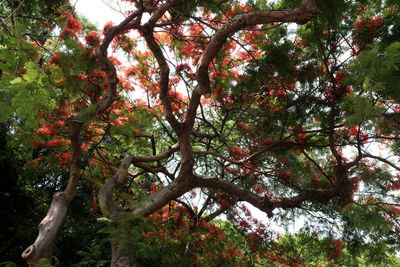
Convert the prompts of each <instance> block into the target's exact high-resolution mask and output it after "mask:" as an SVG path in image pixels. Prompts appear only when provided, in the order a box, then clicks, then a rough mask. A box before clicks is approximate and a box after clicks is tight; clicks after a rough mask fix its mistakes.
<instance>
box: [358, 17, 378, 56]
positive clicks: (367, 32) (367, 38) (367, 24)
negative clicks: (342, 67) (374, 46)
mask: <svg viewBox="0 0 400 267" xmlns="http://www.w3.org/2000/svg"><path fill="white" fill-rule="evenodd" d="M382 24H383V19H382V18H381V17H380V16H376V17H363V18H360V19H358V20H357V21H356V22H355V24H354V33H353V40H354V41H355V43H356V45H357V46H358V47H359V49H362V48H364V47H365V46H366V45H367V44H368V43H370V42H371V41H372V40H373V39H374V38H375V36H376V32H377V30H378V28H379V27H380V26H382Z"/></svg>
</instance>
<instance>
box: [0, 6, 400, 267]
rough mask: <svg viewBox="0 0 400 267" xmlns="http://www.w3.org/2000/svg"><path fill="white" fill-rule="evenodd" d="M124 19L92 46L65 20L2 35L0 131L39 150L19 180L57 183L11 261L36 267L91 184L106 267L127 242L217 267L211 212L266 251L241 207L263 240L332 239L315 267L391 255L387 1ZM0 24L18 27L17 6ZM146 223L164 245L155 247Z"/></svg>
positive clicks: (137, 14)
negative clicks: (5, 128)
mask: <svg viewBox="0 0 400 267" xmlns="http://www.w3.org/2000/svg"><path fill="white" fill-rule="evenodd" d="M28 2H29V1H28ZM126 2H129V4H130V5H129V10H128V11H127V13H126V14H125V16H126V18H125V20H123V21H122V22H119V23H117V22H115V23H112V22H110V23H107V24H106V25H105V26H104V29H103V31H102V32H101V33H100V32H97V31H96V30H95V28H94V27H93V26H90V25H89V24H88V23H86V24H82V23H81V22H80V21H79V19H78V18H77V17H76V15H75V14H74V13H73V12H72V10H71V8H70V7H69V6H68V5H67V4H65V5H64V6H60V7H59V8H57V9H55V10H54V14H53V17H51V19H49V22H43V25H42V26H43V27H45V28H46V29H47V32H48V33H49V36H48V37H47V38H45V39H44V40H43V41H38V39H37V38H35V37H34V36H30V39H29V38H27V37H26V36H21V35H20V34H19V32H20V31H21V26H20V25H22V23H21V24H18V23H11V22H10V24H9V25H8V26H7V25H4V29H7V30H4V31H3V32H2V36H3V37H2V38H3V39H4V40H6V42H5V45H4V46H5V47H6V48H7V49H2V50H1V60H0V62H1V65H0V69H1V70H2V77H1V86H2V87H3V88H5V90H4V92H2V98H4V99H5V100H7V101H5V103H3V104H2V106H1V108H2V110H3V111H4V112H3V114H4V115H3V116H2V120H7V119H9V118H10V116H14V117H16V118H18V119H17V120H16V121H15V131H14V134H15V138H20V139H19V140H20V141H21V142H22V141H25V142H26V145H27V146H28V145H29V144H30V146H31V148H32V150H33V151H36V154H35V157H34V158H33V159H32V160H31V161H30V162H29V163H28V165H30V166H33V167H35V168H51V169H57V168H58V169H63V170H66V171H68V173H69V180H68V184H67V185H66V187H65V189H64V191H62V192H58V193H55V194H54V197H53V201H52V203H51V205H50V207H49V210H48V213H47V216H46V217H45V218H44V219H43V220H42V222H41V223H40V226H39V235H38V237H37V239H36V241H35V242H34V243H33V244H32V245H31V246H30V247H28V248H27V249H26V250H25V251H24V253H23V255H22V256H23V258H24V259H25V260H26V261H27V263H29V264H30V265H32V266H34V265H36V264H37V262H38V261H39V260H40V259H41V258H47V259H49V260H51V256H52V251H53V246H54V240H55V238H56V235H57V232H58V230H59V229H60V227H61V226H62V223H63V221H64V219H65V217H66V214H67V209H68V206H69V205H70V203H71V201H72V200H73V199H74V197H75V195H76V193H77V190H79V183H80V181H81V183H89V184H91V185H92V187H93V192H92V196H93V204H92V209H93V212H97V209H98V204H99V205H100V206H99V207H100V211H101V213H102V216H103V218H102V219H101V220H102V221H105V222H106V223H107V224H108V226H109V229H110V235H111V238H112V239H111V240H112V259H111V265H112V266H135V265H136V264H138V262H139V261H140V260H139V259H138V256H137V255H136V254H135V250H137V249H138V246H136V245H135V242H138V241H137V239H134V240H133V241H132V240H131V239H130V238H129V232H130V231H131V229H139V230H138V231H140V232H141V237H142V238H144V239H146V242H148V243H147V244H153V245H154V243H152V242H157V240H163V238H166V237H167V238H166V239H165V242H171V240H175V241H176V243H174V244H179V245H178V247H177V249H176V250H177V251H179V248H181V249H182V248H184V249H182V251H181V252H180V253H178V254H176V255H169V258H168V260H170V261H171V262H177V260H176V258H175V257H178V256H180V257H181V260H182V262H185V263H192V264H195V265H198V264H199V263H200V260H199V259H202V261H205V260H206V259H208V260H210V262H214V263H218V260H217V258H213V257H211V258H207V256H206V255H211V254H212V255H214V256H215V255H219V254H217V253H214V252H212V250H211V252H210V250H207V249H206V246H203V245H205V243H204V242H200V241H199V240H202V239H203V241H205V240H208V239H206V238H203V237H204V232H201V231H202V230H201V229H203V231H204V229H206V232H207V233H211V236H209V237H210V238H212V239H218V238H219V239H220V240H224V239H223V238H222V237H221V236H223V231H222V230H221V229H223V227H222V228H221V227H217V226H215V225H214V224H212V223H210V222H212V221H213V220H214V219H215V218H216V217H217V216H218V215H220V214H222V213H225V214H228V218H229V219H231V221H232V222H233V223H234V224H235V225H237V227H238V229H242V230H241V231H242V232H243V233H246V234H248V236H249V240H248V242H249V244H250V247H251V248H252V249H253V248H254V250H253V251H256V248H255V245H257V244H265V243H263V242H262V241H271V240H273V239H274V238H273V237H272V235H271V231H269V230H268V225H267V224H265V223H263V222H259V221H258V220H257V219H255V218H252V216H251V215H250V214H249V212H248V210H247V208H246V206H245V205H243V202H247V203H249V204H251V205H253V206H254V207H256V208H258V209H259V210H260V211H263V212H265V213H266V214H267V215H268V217H270V218H271V219H272V220H275V222H276V223H281V224H284V221H283V220H287V219H288V218H289V219H293V220H296V218H298V217H299V216H309V217H307V218H309V219H308V220H307V222H308V224H307V225H306V226H307V227H309V229H314V230H315V231H320V232H321V234H322V233H323V232H325V234H327V236H330V238H328V239H327V241H326V242H325V247H326V248H327V251H329V253H327V254H326V258H327V260H331V259H332V260H333V261H337V260H338V257H340V255H341V253H342V251H343V248H344V247H343V245H342V243H341V241H340V240H339V239H340V238H347V239H348V242H350V243H351V242H353V241H354V240H357V241H358V242H361V243H368V242H370V241H371V240H372V241H373V242H375V243H374V244H378V243H379V244H380V245H382V246H383V247H386V248H392V249H395V247H396V246H395V245H393V244H396V242H393V241H394V240H396V239H398V232H399V221H398V216H399V213H400V209H399V199H398V194H397V191H398V189H399V186H400V180H399V173H398V171H400V168H399V167H397V165H396V161H397V160H398V157H397V156H398V142H397V141H398V129H399V127H398V125H399V115H398V113H399V112H400V106H399V105H398V103H399V100H400V97H399V94H398V90H396V89H398V88H397V87H398V84H399V83H398V81H397V79H398V73H397V72H398V65H399V62H400V54H399V49H400V45H399V43H397V42H395V40H396V38H397V37H399V34H400V33H399V27H400V26H399V25H400V24H399V23H400V22H399V21H398V18H397V17H398V16H397V14H398V12H399V6H398V4H396V3H395V1H393V3H392V2H391V1H387V3H385V5H384V4H382V3H381V2H380V1H369V2H368V5H366V4H362V3H359V2H357V1H344V0H338V1H329V2H328V1H314V0H303V1H301V2H300V1H282V2H280V3H275V4H273V5H272V4H271V5H268V4H267V3H260V2H258V1H247V2H246V3H243V1H224V0H220V1H213V2H210V1H202V0H198V1H179V0H169V1H126ZM30 3H33V4H37V3H36V2H35V1H32V2H30ZM21 5H22V3H21ZM6 10H7V11H9V12H10V14H11V15H13V17H14V18H15V21H18V19H21V20H22V19H26V18H25V17H24V16H23V15H20V16H19V17H18V14H19V13H18V12H17V11H18V6H12V5H11V6H10V7H8V9H6ZM11 15H10V16H11ZM24 30H25V29H23V31H24ZM52 34H53V35H54V34H56V37H54V36H53V37H52ZM32 41H33V43H32ZM14 46H15V47H16V49H15V51H13V50H12V49H11V47H14ZM110 53H112V54H110ZM121 55H124V56H121ZM10 57H11V58H13V60H12V61H11V62H10V61H9V58H10ZM378 145H379V146H378ZM378 149H381V151H382V153H387V154H388V155H390V158H389V157H388V156H381V155H380V154H379V152H377V151H378ZM190 198H192V200H196V201H199V203H200V204H201V207H194V205H192V204H191V202H190V201H187V200H188V199H190ZM168 205H169V208H167V207H168ZM143 218H146V220H148V221H151V222H156V223H155V224H156V226H157V225H158V226H160V225H166V229H170V230H169V231H167V230H165V229H164V230H165V231H166V232H165V233H163V235H161V234H160V235H155V234H154V231H149V230H148V229H147V230H146V229H145V228H142V226H141V225H142V224H141V222H142V220H143ZM171 218H172V219H171ZM364 218H370V221H368V222H365V221H364ZM168 222H173V224H172V225H171V224H168ZM178 222H180V225H179V227H181V228H174V227H178V226H177V225H176V224H178ZM167 226H168V227H171V228H168V227H167ZM135 227H136V228H135ZM182 227H183V228H182ZM158 229H159V230H158V232H159V233H160V231H161V230H160V228H158ZM174 229H175V230H176V229H181V232H179V231H178V230H176V233H181V235H178V234H177V235H173V234H172V233H173V232H174V231H175V230H174ZM182 229H185V230H182ZM322 229H325V230H322ZM161 232H162V231H161ZM187 233H189V234H187ZM196 236H197V237H196ZM218 236H219V237H218ZM152 240H153V241H152ZM226 244H235V243H229V242H228V241H227V243H226ZM390 244H392V245H390ZM215 246H216V247H221V249H223V250H224V251H223V252H221V253H222V254H220V258H231V257H235V258H236V259H237V262H236V263H239V262H240V261H239V259H241V260H243V261H242V262H241V263H243V262H245V257H244V256H243V255H242V256H243V257H241V256H240V255H241V252H240V251H237V250H235V249H234V245H226V246H224V245H218V244H217V243H215ZM201 247H203V248H205V249H204V250H202V249H201ZM329 247H332V248H331V249H329ZM263 251H264V252H263ZM277 251H279V250H277ZM207 253H208V254H207ZM255 255H257V257H258V258H260V257H264V258H265V257H267V259H265V260H268V261H269V262H277V263H280V264H285V263H288V261H289V259H292V260H293V259H294V260H293V261H299V259H298V258H296V257H294V258H293V257H287V258H283V257H279V253H274V252H273V251H268V253H267V254H265V249H260V250H258V252H257V253H256V254H255ZM186 259H187V260H188V261H185V260H186ZM252 260H253V259H252ZM231 263H232V262H231ZM220 264H222V263H220Z"/></svg>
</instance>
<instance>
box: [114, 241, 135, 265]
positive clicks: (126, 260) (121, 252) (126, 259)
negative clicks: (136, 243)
mask: <svg viewBox="0 0 400 267" xmlns="http://www.w3.org/2000/svg"><path fill="white" fill-rule="evenodd" d="M126 252H127V251H126V246H125V245H122V244H121V243H119V242H118V241H113V242H112V243H111V264H110V266H111V267H136V266H137V265H136V262H135V260H134V259H133V258H132V257H130V256H127V255H126V254H127V253H126Z"/></svg>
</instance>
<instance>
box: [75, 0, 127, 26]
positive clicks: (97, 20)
mask: <svg viewBox="0 0 400 267" xmlns="http://www.w3.org/2000/svg"><path fill="white" fill-rule="evenodd" d="M107 2H109V1H108V0H105V1H102V0H72V1H71V4H72V5H75V10H76V11H77V12H78V13H79V14H80V15H84V16H85V17H86V18H87V19H88V20H89V21H91V22H93V23H94V24H97V26H98V27H99V29H102V28H103V25H104V24H106V23H107V22H108V21H113V22H115V23H118V22H120V21H122V20H123V19H124V16H123V15H122V14H121V13H120V12H119V11H118V10H113V9H112V8H111V7H110V6H107V4H106V3H107ZM115 2H116V1H115ZM120 8H121V10H125V4H123V5H122V6H121V7H120Z"/></svg>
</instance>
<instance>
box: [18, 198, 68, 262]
mask: <svg viewBox="0 0 400 267" xmlns="http://www.w3.org/2000/svg"><path fill="white" fill-rule="evenodd" d="M67 210H68V201H67V198H66V196H65V193H64V192H58V193H55V194H54V195H53V200H52V201H51V205H50V208H49V210H48V212H47V215H46V217H44V219H43V220H42V222H41V223H40V224H39V235H38V237H37V238H36V240H35V242H34V243H33V244H32V245H30V246H29V247H28V248H26V249H25V251H24V252H23V253H22V258H23V259H24V260H25V261H26V262H27V263H28V265H29V266H36V265H37V263H38V262H39V260H40V259H42V258H46V259H48V260H49V263H51V258H52V255H53V244H54V240H55V239H56V236H57V233H58V230H59V229H60V227H61V225H62V224H63V222H64V220H65V217H66V215H67Z"/></svg>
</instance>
